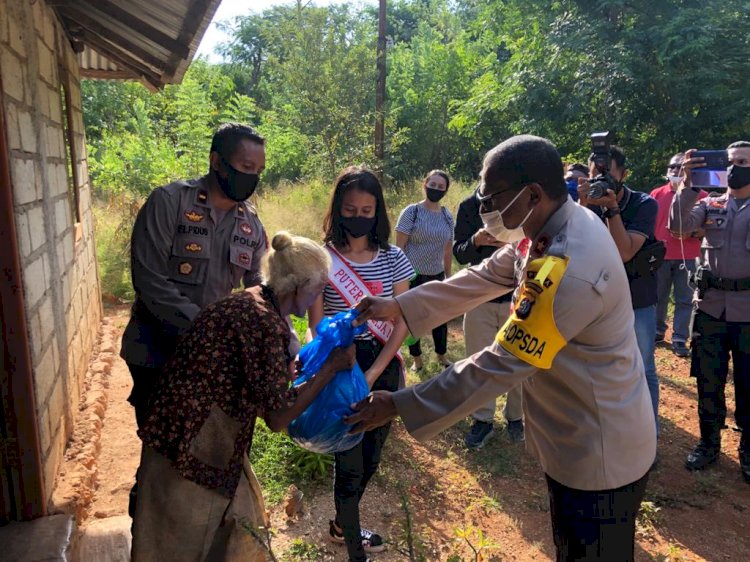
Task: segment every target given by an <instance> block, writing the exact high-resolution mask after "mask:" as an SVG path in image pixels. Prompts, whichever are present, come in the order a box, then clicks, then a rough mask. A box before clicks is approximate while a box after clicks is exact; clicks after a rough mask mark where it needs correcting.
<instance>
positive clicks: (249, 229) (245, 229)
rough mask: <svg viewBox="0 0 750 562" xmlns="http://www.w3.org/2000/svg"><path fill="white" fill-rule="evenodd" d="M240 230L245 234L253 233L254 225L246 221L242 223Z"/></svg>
mask: <svg viewBox="0 0 750 562" xmlns="http://www.w3.org/2000/svg"><path fill="white" fill-rule="evenodd" d="M240 230H241V231H242V232H243V234H252V233H253V229H252V227H251V226H250V225H249V224H247V223H246V222H242V223H240Z"/></svg>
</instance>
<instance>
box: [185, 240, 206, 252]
mask: <svg viewBox="0 0 750 562" xmlns="http://www.w3.org/2000/svg"><path fill="white" fill-rule="evenodd" d="M185 249H186V250H187V251H188V252H196V253H197V252H200V251H201V250H202V249H203V246H201V245H200V244H196V243H195V242H190V244H187V245H186V246H185Z"/></svg>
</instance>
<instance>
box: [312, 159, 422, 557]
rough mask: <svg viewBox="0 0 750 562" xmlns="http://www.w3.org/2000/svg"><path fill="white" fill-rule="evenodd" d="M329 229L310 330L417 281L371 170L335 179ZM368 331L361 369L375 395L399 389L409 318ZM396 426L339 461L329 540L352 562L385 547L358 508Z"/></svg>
mask: <svg viewBox="0 0 750 562" xmlns="http://www.w3.org/2000/svg"><path fill="white" fill-rule="evenodd" d="M323 228H324V231H325V242H326V244H327V248H328V250H329V252H330V253H331V258H332V261H333V266H332V267H331V273H330V274H329V277H328V284H327V285H326V287H325V290H324V291H323V295H322V296H321V297H320V298H319V299H318V300H317V301H316V302H315V304H314V305H313V306H312V307H311V308H310V310H309V320H310V327H311V329H312V331H313V335H314V333H315V332H314V327H315V326H316V325H317V323H318V322H319V321H320V320H321V318H322V317H323V315H326V316H329V315H333V314H335V313H337V312H339V311H342V310H348V309H349V308H351V307H353V306H354V305H355V304H356V303H357V302H358V301H359V300H360V299H361V298H362V297H364V296H366V295H368V294H369V295H377V296H383V297H390V296H395V295H399V294H401V293H403V292H404V291H406V290H407V289H408V288H409V279H410V278H411V277H412V276H413V275H414V270H413V269H412V266H411V264H410V263H409V260H408V259H407V258H406V256H405V255H404V253H403V252H402V251H401V249H400V248H399V247H398V246H392V245H390V244H389V243H388V238H389V236H390V231H391V225H390V222H389V220H388V215H387V213H386V208H385V200H384V199H383V189H382V187H381V185H380V181H379V180H378V178H377V177H376V176H375V174H373V173H372V172H371V171H370V170H367V169H365V168H360V167H350V168H346V169H345V170H344V171H343V172H341V174H340V175H339V177H338V179H337V180H336V185H335V188H334V191H333V195H332V197H331V203H330V205H329V208H328V213H327V214H326V217H325V220H324V223H323ZM368 327H369V328H370V329H369V330H368V332H366V333H365V334H363V335H361V336H357V338H356V339H355V341H354V343H355V346H356V350H357V363H359V366H360V367H361V368H362V371H364V373H365V376H366V377H367V383H368V385H369V386H370V388H371V389H372V390H396V389H398V388H399V387H400V386H401V385H402V384H403V382H402V381H403V366H402V365H403V363H402V361H401V358H400V355H399V354H398V349H399V347H400V345H401V342H402V341H403V340H404V338H405V337H406V335H407V332H408V330H407V328H406V324H405V323H404V322H403V320H401V319H399V321H398V322H397V323H396V324H395V325H393V324H391V323H389V322H376V323H373V324H368ZM389 429H390V427H389V425H386V426H384V427H380V428H378V429H375V430H373V431H368V432H367V433H365V436H364V439H362V442H361V443H360V444H359V445H357V446H356V447H354V448H352V449H350V450H348V451H345V452H343V453H336V455H335V477H334V485H333V491H334V503H335V506H336V518H335V519H334V520H332V521H331V522H330V529H329V532H330V536H331V540H333V541H334V542H338V543H346V546H347V550H348V553H349V560H350V562H364V561H365V560H367V557H366V554H365V553H366V552H380V551H382V550H383V549H384V545H383V539H382V538H381V537H380V536H379V535H378V534H376V533H373V532H372V531H368V530H367V529H362V528H361V527H360V522H359V502H360V500H361V499H362V495H363V494H364V491H365V487H366V486H367V483H368V482H369V480H370V478H371V477H372V475H373V474H375V471H376V470H377V468H378V464H379V463H380V453H381V451H382V449H383V444H384V443H385V440H386V438H387V436H388V431H389Z"/></svg>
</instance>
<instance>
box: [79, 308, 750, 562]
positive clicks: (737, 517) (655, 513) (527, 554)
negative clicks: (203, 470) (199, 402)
mask: <svg viewBox="0 0 750 562" xmlns="http://www.w3.org/2000/svg"><path fill="white" fill-rule="evenodd" d="M128 313H129V311H128V309H127V307H123V306H120V307H112V308H109V309H107V321H106V322H105V325H104V330H106V331H109V335H110V337H112V339H113V340H114V341H116V342H118V346H119V335H120V333H121V332H122V329H123V328H124V326H125V323H126V322H127V318H128ZM460 336H461V334H460V326H459V325H456V326H453V327H452V329H451V339H452V340H453V341H454V342H457V341H458V340H459V338H460ZM117 351H119V348H118V350H117ZM455 359H458V357H456V358H455ZM688 369H689V360H687V359H680V358H677V357H676V356H674V355H673V354H672V353H671V351H670V350H669V348H668V347H659V348H658V349H657V370H658V373H659V376H660V378H661V411H660V413H661V428H662V434H661V438H660V441H659V452H658V454H659V463H658V466H657V468H656V469H655V470H654V471H653V472H652V474H651V477H650V480H649V484H648V490H647V492H646V498H645V502H644V505H643V507H642V510H641V512H642V513H641V517H640V521H639V529H638V543H637V546H636V560H639V561H646V560H659V561H665V562H666V561H668V560H669V561H673V562H676V561H694V560H711V561H738V562H739V561H745V560H750V485H748V484H746V483H745V482H744V481H743V480H742V477H741V474H740V471H739V464H738V460H737V447H738V443H739V433H738V432H737V431H735V430H734V428H735V423H734V419H733V418H732V417H731V416H730V417H729V419H728V426H729V428H728V429H726V430H725V431H724V432H723V444H722V445H723V446H722V450H723V453H722V456H721V459H720V461H719V462H718V464H717V465H716V466H715V467H714V468H713V469H711V470H709V471H706V472H703V473H689V472H687V471H686V470H685V469H684V468H683V462H684V460H685V456H686V455H687V453H688V452H689V450H690V449H691V447H692V446H693V444H694V442H695V441H696V440H697V427H698V424H697V414H696V392H695V388H694V383H693V381H692V379H690V378H689V376H688ZM129 390H130V375H129V373H128V370H127V367H126V366H125V364H124V363H123V362H122V360H121V359H119V357H116V358H115V360H114V362H113V364H112V369H111V372H110V374H109V391H108V396H107V409H106V414H105V416H104V423H103V425H102V427H101V450H100V452H99V455H98V459H97V461H96V465H97V467H96V468H97V478H96V481H97V483H96V487H95V490H94V493H93V500H92V501H91V503H90V506H89V507H88V508H87V509H85V510H83V521H82V525H83V527H84V528H85V526H86V524H87V522H89V521H91V520H92V519H96V518H103V517H112V516H116V515H122V514H125V513H127V501H128V490H129V489H130V486H131V484H132V481H133V476H134V474H135V469H136V467H137V464H138V451H139V442H138V439H137V437H136V435H135V418H134V416H133V413H132V408H131V407H130V406H129V405H128V404H127V402H126V401H125V400H126V398H127V395H128V393H129ZM727 398H728V403H729V411H730V412H733V411H734V392H733V386H732V385H731V384H728V385H727ZM500 400H502V399H500ZM500 425H502V422H500ZM468 427H469V424H468V422H467V421H464V422H462V423H460V424H458V425H457V426H455V427H453V428H451V429H450V430H448V431H446V432H444V433H443V434H441V435H440V436H439V437H438V438H437V439H435V440H432V441H429V442H426V443H418V442H416V441H415V440H413V439H412V438H411V437H410V436H409V435H408V434H407V433H406V431H405V430H404V428H403V426H402V425H401V424H400V423H398V422H396V423H394V425H393V430H392V432H391V437H390V438H389V441H388V444H387V446H386V449H385V452H384V456H383V463H382V465H381V471H380V473H379V474H378V475H376V477H375V478H374V479H373V482H372V484H371V485H370V487H369V488H368V491H367V493H366V495H365V498H364V499H363V504H362V508H361V513H362V524H363V526H365V527H368V528H371V529H374V530H376V531H377V532H379V533H380V534H382V535H383V536H384V537H385V538H386V541H387V549H386V551H385V552H383V553H381V554H375V555H373V556H372V558H373V560H374V562H392V561H393V562H395V561H404V560H410V559H412V560H427V561H448V560H449V559H451V557H452V556H456V555H458V556H461V557H462V558H453V560H479V559H481V560H485V561H491V560H498V561H500V560H519V561H525V560H538V561H543V560H553V559H554V545H553V543H552V538H551V531H550V522H549V507H548V499H547V493H546V484H545V481H544V475H543V474H542V472H541V469H540V468H539V466H538V463H537V462H536V461H535V460H534V459H533V458H531V457H530V456H529V455H528V454H527V453H526V452H525V450H524V448H523V445H513V444H511V443H510V441H509V440H508V438H507V436H506V434H505V432H504V431H502V430H498V431H496V434H495V435H494V436H493V438H492V439H491V440H490V441H489V442H488V444H487V445H486V446H485V447H484V448H483V449H481V450H479V451H467V450H466V449H465V448H464V446H463V435H464V433H465V432H466V430H467V429H468ZM259 476H260V477H261V479H262V475H259ZM303 492H304V494H305V496H304V499H303V506H304V511H303V514H302V515H301V516H299V517H297V518H296V519H294V520H288V519H287V516H286V514H285V513H284V510H283V508H282V505H276V506H269V508H270V511H271V514H272V523H273V527H274V531H275V536H274V538H273V541H272V545H273V550H274V552H275V554H276V556H277V558H278V559H279V560H321V561H335V562H338V561H342V562H344V561H346V559H347V558H346V556H345V549H344V548H343V547H342V546H338V545H333V544H331V543H330V542H328V540H327V533H328V519H329V518H331V517H332V513H333V505H332V498H331V492H330V485H328V484H325V485H324V484H321V485H318V486H314V487H308V488H306V489H303ZM461 535H463V536H465V537H466V538H460V536H461ZM467 539H468V541H467ZM468 543H471V545H472V546H473V547H474V548H480V547H484V548H483V551H482V555H483V558H475V557H474V555H471V556H470V553H471V547H470V546H469V544H468ZM410 552H411V554H410Z"/></svg>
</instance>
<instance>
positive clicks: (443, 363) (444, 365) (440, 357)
mask: <svg viewBox="0 0 750 562" xmlns="http://www.w3.org/2000/svg"><path fill="white" fill-rule="evenodd" d="M437 362H438V364H439V365H440V366H441V367H442V368H443V369H447V368H448V367H450V366H451V365H453V363H451V362H450V361H448V358H447V357H446V356H445V355H438V356H437Z"/></svg>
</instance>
